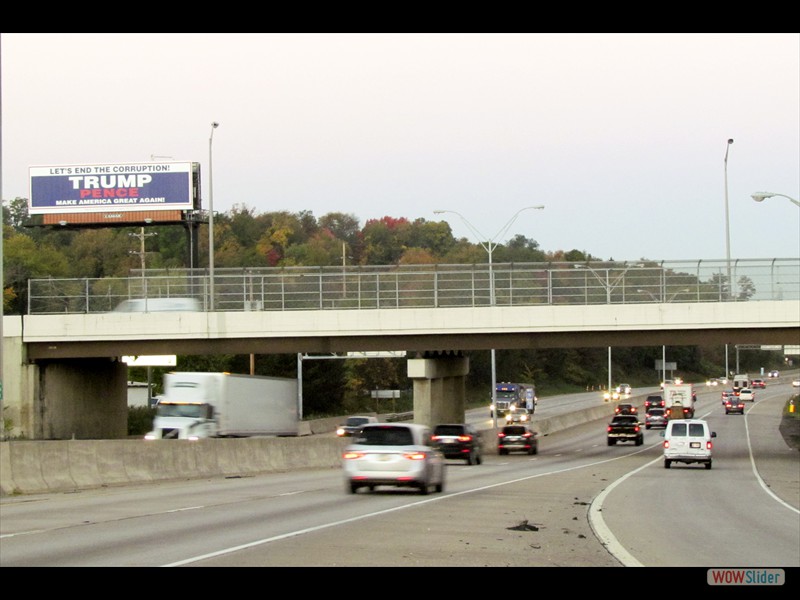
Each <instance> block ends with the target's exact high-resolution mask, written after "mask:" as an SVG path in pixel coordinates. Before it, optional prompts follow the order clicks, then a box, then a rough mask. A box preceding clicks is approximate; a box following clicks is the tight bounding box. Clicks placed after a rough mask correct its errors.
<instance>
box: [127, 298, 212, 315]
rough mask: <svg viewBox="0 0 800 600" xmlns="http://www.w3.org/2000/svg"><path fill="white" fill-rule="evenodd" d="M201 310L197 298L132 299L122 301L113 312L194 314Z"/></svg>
mask: <svg viewBox="0 0 800 600" xmlns="http://www.w3.org/2000/svg"><path fill="white" fill-rule="evenodd" d="M199 310H202V306H201V305H200V301H199V300H198V299H197V298H133V299H131V300H123V301H122V302H120V303H119V304H118V305H117V307H116V308H115V309H114V312H173V311H183V312H195V311H199Z"/></svg>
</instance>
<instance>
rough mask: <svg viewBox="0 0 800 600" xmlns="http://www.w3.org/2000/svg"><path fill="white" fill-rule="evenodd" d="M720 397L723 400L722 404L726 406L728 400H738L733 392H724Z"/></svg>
mask: <svg viewBox="0 0 800 600" xmlns="http://www.w3.org/2000/svg"><path fill="white" fill-rule="evenodd" d="M720 397H721V398H722V404H725V402H727V401H728V400H733V399H734V398H736V394H734V393H733V390H722V393H721V394H720Z"/></svg>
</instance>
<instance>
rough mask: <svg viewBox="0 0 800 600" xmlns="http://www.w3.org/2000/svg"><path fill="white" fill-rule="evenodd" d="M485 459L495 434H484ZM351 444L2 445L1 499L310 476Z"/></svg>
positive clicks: (581, 417)
mask: <svg viewBox="0 0 800 600" xmlns="http://www.w3.org/2000/svg"><path fill="white" fill-rule="evenodd" d="M613 412H614V406H613V404H603V405H600V406H597V407H594V408H591V409H587V410H582V411H578V412H575V413H569V414H565V415H560V416H556V417H551V418H549V419H541V420H537V419H536V418H535V416H534V420H533V429H534V430H535V431H538V432H539V434H540V435H542V436H544V435H549V434H551V433H555V432H556V431H561V430H563V429H567V428H569V427H574V426H576V425H580V424H582V423H587V422H590V421H595V420H598V419H603V418H607V417H608V416H609V415H611V414H613ZM320 421H321V422H320V423H316V422H314V421H311V422H309V424H308V427H307V429H308V430H309V431H312V432H315V433H325V434H328V433H331V432H333V430H334V429H335V428H336V425H338V424H339V422H340V421H341V418H337V417H331V418H327V419H324V420H320ZM481 437H482V443H483V446H484V449H485V450H486V451H491V450H492V449H493V448H494V444H495V440H496V437H495V432H494V430H492V429H489V430H484V431H482V432H481ZM349 442H350V440H349V439H348V438H341V439H340V438H338V437H336V436H335V435H307V434H306V435H303V436H298V437H263V438H260V437H254V438H242V439H232V438H227V439H206V440H198V441H189V440H141V439H136V440H131V439H129V440H54V441H4V442H0V495H12V494H37V493H47V492H67V491H74V490H79V489H92V488H99V487H105V486H116V485H125V484H132V483H148V482H154V481H179V480H182V479H197V478H201V477H220V476H244V475H255V474H259V473H276V472H281V471H290V470H296V469H303V468H338V467H339V466H340V464H341V453H342V449H343V448H344V447H345V446H346V445H347V444H348V443H349Z"/></svg>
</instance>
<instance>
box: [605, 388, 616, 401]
mask: <svg viewBox="0 0 800 600" xmlns="http://www.w3.org/2000/svg"><path fill="white" fill-rule="evenodd" d="M617 400H619V392H618V391H617V390H611V391H607V392H603V401H604V402H611V401H617Z"/></svg>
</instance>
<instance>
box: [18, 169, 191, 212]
mask: <svg viewBox="0 0 800 600" xmlns="http://www.w3.org/2000/svg"><path fill="white" fill-rule="evenodd" d="M30 185H31V193H30V199H29V204H28V213H29V214H32V215H33V214H48V213H69V212H104V211H115V212H119V211H141V210H192V209H193V208H194V199H193V197H192V163H137V164H114V165H72V166H60V167H31V168H30Z"/></svg>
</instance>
